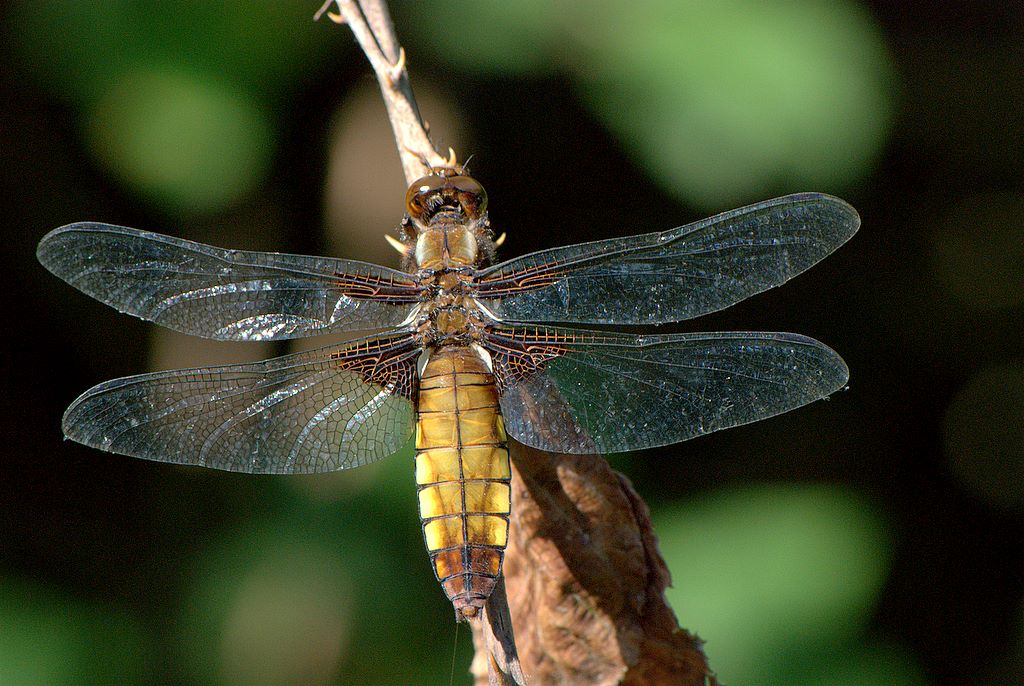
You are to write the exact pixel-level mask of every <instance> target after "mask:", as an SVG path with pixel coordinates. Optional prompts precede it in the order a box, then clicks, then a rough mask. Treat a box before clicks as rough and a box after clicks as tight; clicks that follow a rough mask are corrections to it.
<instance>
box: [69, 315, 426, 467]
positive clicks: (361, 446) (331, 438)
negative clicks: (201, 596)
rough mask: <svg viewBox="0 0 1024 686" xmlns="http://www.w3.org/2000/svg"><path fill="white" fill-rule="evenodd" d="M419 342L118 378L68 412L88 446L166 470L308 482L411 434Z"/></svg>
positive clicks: (373, 343) (371, 341)
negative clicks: (164, 465) (172, 466)
mask: <svg viewBox="0 0 1024 686" xmlns="http://www.w3.org/2000/svg"><path fill="white" fill-rule="evenodd" d="M418 354H419V349H418V347H417V346H416V345H415V343H414V341H413V340H412V337H411V336H410V335H409V334H403V335H393V336H384V337H373V338H364V339H360V340H356V341H352V342H349V343H347V344H345V345H343V346H331V347H328V348H321V349H319V350H315V351H311V352H303V353H297V354H294V355H287V356H285V357H278V358H275V359H272V360H267V361H266V362H260V363H256V364H241V365H228V366H223V367H208V368H204V369H184V370H179V371H169V372H157V373H154V374H142V375H139V376H129V377H126V378H123V379H114V380H113V381H108V382H106V383H102V384H100V385H98V386H96V387H94V388H92V389H90V390H88V391H86V392H85V393H84V394H82V396H81V397H79V398H78V399H77V400H75V402H74V403H73V404H72V405H71V407H69V408H68V410H67V412H66V413H65V414H64V434H65V435H66V436H67V437H68V438H71V439H73V440H75V441H78V442H79V443H84V444H85V445H88V446H92V447H94V448H99V449H101V450H106V451H109V452H113V453H120V454H123V455H131V456H133V457H141V458H145V459H147V460H157V461H159V462H172V463H177V464H191V465H201V466H204V467H213V468H216V469H225V470H228V471H233V472H250V473H260V474H270V473H286V474H308V473H313V472H329V471H334V470H338V469H348V468H350V467H356V466H358V465H362V464H366V463H369V462H373V461H375V460H379V459H381V458H383V457H387V456H388V455H390V454H392V453H394V452H395V451H396V450H398V449H399V448H401V447H402V445H403V444H404V443H405V441H406V440H407V439H408V438H409V436H410V435H411V433H412V427H413V400H412V399H413V394H414V392H415V383H416V382H415V378H416V376H415V375H416V358H417V355H418Z"/></svg>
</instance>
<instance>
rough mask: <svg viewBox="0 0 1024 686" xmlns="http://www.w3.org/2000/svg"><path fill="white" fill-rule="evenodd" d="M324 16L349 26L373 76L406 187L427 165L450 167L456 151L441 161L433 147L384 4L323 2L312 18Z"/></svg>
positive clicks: (427, 170)
mask: <svg viewBox="0 0 1024 686" xmlns="http://www.w3.org/2000/svg"><path fill="white" fill-rule="evenodd" d="M331 5H337V8H338V13H333V12H329V11H328V8H329V7H330V6H331ZM324 14H326V15H327V18H328V19H330V20H331V21H333V22H335V23H336V24H348V27H349V28H350V29H352V34H353V35H354V36H355V37H356V41H357V42H358V43H359V47H361V48H362V50H363V52H364V53H365V54H366V58H367V59H368V60H369V61H370V66H372V67H373V71H374V73H375V74H376V75H377V83H378V84H379V85H380V92H381V96H382V97H383V98H384V106H385V107H386V108H387V111H388V119H390V121H391V129H392V131H393V132H394V134H395V144H396V145H397V146H398V155H399V157H400V158H401V160H402V171H403V172H404V173H405V181H406V183H410V184H411V183H412V182H413V181H415V180H416V179H418V178H420V177H421V176H426V175H427V174H429V173H430V168H431V167H443V166H452V165H454V163H455V159H454V158H455V153H454V152H451V151H450V154H449V157H448V158H445V157H444V156H442V155H441V154H439V153H438V152H437V151H436V150H435V149H434V146H433V144H432V143H431V142H430V138H429V137H428V136H427V129H426V126H425V125H424V124H423V120H422V118H421V117H420V112H419V108H417V107H416V98H415V97H413V94H412V86H410V85H409V73H408V72H407V71H406V68H405V50H404V49H403V48H402V47H401V46H400V45H399V43H398V37H397V36H396V35H395V27H394V25H393V24H392V23H391V16H390V14H389V13H388V9H387V5H386V4H385V3H384V2H383V0H327V2H325V3H324V4H323V5H322V6H321V7H320V10H319V11H318V12H317V13H316V15H315V16H314V19H319V18H320V17H321V16H323V15H324Z"/></svg>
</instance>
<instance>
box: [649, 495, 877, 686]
mask: <svg viewBox="0 0 1024 686" xmlns="http://www.w3.org/2000/svg"><path fill="white" fill-rule="evenodd" d="M654 519H655V525H656V528H657V531H658V533H659V538H660V540H661V549H662V552H663V553H664V556H665V560H666V562H667V563H668V565H669V569H671V571H672V576H673V580H674V583H675V587H674V588H671V589H669V590H668V591H667V596H668V598H669V601H670V602H671V603H672V606H673V607H674V608H675V610H676V613H677V614H678V616H679V618H680V621H681V622H682V624H683V625H684V626H687V627H690V628H691V629H692V630H695V631H697V632H698V633H699V634H700V636H701V638H703V639H705V640H707V641H708V644H707V647H706V650H707V653H708V656H709V658H710V661H711V664H713V665H714V666H715V669H716V671H717V672H718V673H719V674H720V675H721V677H722V679H723V681H725V682H726V683H750V684H753V683H761V684H764V683H766V682H765V681H764V680H763V678H762V677H763V674H765V673H766V669H767V668H768V667H769V666H774V667H777V666H779V665H776V664H775V663H779V662H780V661H781V662H786V661H789V660H792V659H793V651H798V652H799V650H802V651H803V652H805V653H806V654H807V655H808V656H809V655H810V652H811V650H812V648H811V647H812V646H818V647H820V646H821V645H823V644H827V645H829V646H832V645H835V644H837V643H841V642H843V641H846V640H848V639H849V638H850V637H851V636H855V635H856V634H857V633H858V632H860V631H861V630H863V628H864V626H865V625H866V623H867V620H868V616H869V613H870V610H871V607H872V605H873V603H874V601H875V598H876V596H877V594H878V591H879V589H880V587H881V584H882V582H883V580H884V579H885V576H886V573H887V570H888V564H889V555H890V551H889V542H888V541H887V539H886V535H885V533H884V523H883V521H882V520H881V518H880V517H879V515H878V514H877V512H876V511H875V510H874V509H873V508H872V507H871V506H870V505H869V504H868V503H867V502H865V501H864V500H863V499H861V498H860V497H858V496H856V495H854V494H852V493H850V492H848V491H845V490H842V489H840V488H837V487H829V486H790V485H778V486H755V487H747V488H738V489H735V490H729V491H723V492H720V493H718V494H717V495H714V496H710V497H709V498H708V500H706V501H702V502H695V503H691V504H690V505H688V506H683V507H680V508H677V509H675V510H672V511H666V512H661V513H660V514H656V516H655V518H654ZM774 667H773V668H774Z"/></svg>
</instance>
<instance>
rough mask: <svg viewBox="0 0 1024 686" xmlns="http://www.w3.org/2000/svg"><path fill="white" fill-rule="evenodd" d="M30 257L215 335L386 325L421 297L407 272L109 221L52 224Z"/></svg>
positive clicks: (107, 295)
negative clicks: (234, 246) (230, 246)
mask: <svg viewBox="0 0 1024 686" xmlns="http://www.w3.org/2000/svg"><path fill="white" fill-rule="evenodd" d="M37 255H38V257H39V261H40V262H42V264H43V266H45V267H46V268H47V269H49V270H50V271H51V272H53V273H54V274H56V275H57V276H59V277H60V278H62V279H64V280H65V281H67V282H68V283H69V284H71V285H72V286H74V287H75V288H77V289H79V290H81V291H82V292H84V293H86V294H88V295H91V296H92V297H94V298H96V299H97V300H99V301H101V302H104V303H106V304H108V305H111V306H112V307H115V308H117V309H118V310H120V311H121V312H126V313H128V314H132V315H135V316H136V317H141V318H142V319H147V320H149V321H153V322H156V323H157V324H161V325H162V326H166V327H168V328H170V329H174V330H176V331H182V332H184V333H188V334H192V335H195V336H204V337H206V338H215V339H221V340H246V341H252V340H275V339H284V338H298V337H301V336H312V335H315V334H321V333H326V332H329V331H336V330H371V329H380V328H387V327H392V326H396V325H398V324H400V323H401V322H402V321H403V320H404V319H405V318H406V317H407V316H408V314H409V310H410V308H411V307H412V306H413V305H414V304H415V303H416V302H418V300H419V294H420V287H419V285H418V284H416V282H415V281H414V280H413V278H412V277H411V276H410V275H408V274H405V273H403V272H398V271H394V270H392V269H386V268H384V267H378V266H376V265H372V264H367V263H363V262H354V261H350V260H336V259H330V258H326V257H307V256H305V255H287V254H280V253H265V252H250V251H244V250H225V249H223V248H214V247H211V246H208V245H203V244H202V243H194V242H192V241H186V240H183V239H180V238H173V237H171V236H164V235H161V234H157V233H150V232H147V231H138V230H136V229H129V228H125V227H120V226H111V225H109V224H95V223H82V224H70V225H68V226H65V227H62V228H59V229H55V230H54V231H51V232H50V233H48V234H47V235H46V236H45V237H43V240H42V241H40V243H39V248H38V250H37Z"/></svg>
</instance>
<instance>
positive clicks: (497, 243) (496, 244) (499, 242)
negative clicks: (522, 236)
mask: <svg viewBox="0 0 1024 686" xmlns="http://www.w3.org/2000/svg"><path fill="white" fill-rule="evenodd" d="M506 238H508V233H506V232H505V231H502V232H501V235H500V236H498V240H496V241H494V247H495V248H500V247H501V246H502V244H503V243H504V242H505V239H506Z"/></svg>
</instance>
